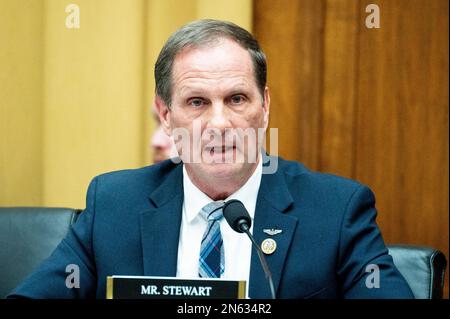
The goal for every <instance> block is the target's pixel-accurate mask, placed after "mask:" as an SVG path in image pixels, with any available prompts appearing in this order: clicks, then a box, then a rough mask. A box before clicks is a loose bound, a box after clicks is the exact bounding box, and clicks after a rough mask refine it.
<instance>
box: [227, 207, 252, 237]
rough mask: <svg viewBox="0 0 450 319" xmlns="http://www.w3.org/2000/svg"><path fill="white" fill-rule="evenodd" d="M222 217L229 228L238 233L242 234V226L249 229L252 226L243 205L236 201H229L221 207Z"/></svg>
mask: <svg viewBox="0 0 450 319" xmlns="http://www.w3.org/2000/svg"><path fill="white" fill-rule="evenodd" d="M223 217H225V219H226V221H227V223H228V224H229V225H230V227H231V228H232V229H233V230H234V231H236V232H238V233H243V232H244V229H243V228H242V226H244V225H246V226H247V227H248V228H247V229H250V227H251V226H252V219H251V218H250V215H249V213H248V211H247V209H246V208H245V206H244V204H242V202H241V201H239V200H237V199H231V200H229V201H228V202H226V203H225V204H224V206H223Z"/></svg>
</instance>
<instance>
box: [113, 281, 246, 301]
mask: <svg viewBox="0 0 450 319" xmlns="http://www.w3.org/2000/svg"><path fill="white" fill-rule="evenodd" d="M106 284H107V285H106V286H107V287H106V298H107V299H210V298H211V299H244V298H245V289H246V282H245V281H237V280H224V279H209V278H208V279H207V278H199V279H181V278H171V277H146V276H142V277H141V276H108V277H107V282H106Z"/></svg>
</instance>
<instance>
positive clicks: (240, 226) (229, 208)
mask: <svg viewBox="0 0 450 319" xmlns="http://www.w3.org/2000/svg"><path fill="white" fill-rule="evenodd" d="M223 217H225V219H226V221H227V222H228V224H229V225H230V227H231V228H232V229H233V230H234V231H236V232H238V233H246V234H247V236H248V238H250V240H251V241H252V243H253V247H255V248H256V251H257V252H258V257H259V261H260V262H261V265H262V267H263V269H264V273H265V274H266V278H267V280H268V281H269V286H270V293H271V295H272V299H275V288H274V286H273V280H272V273H271V272H270V269H269V266H268V265H267V262H266V259H265V258H264V254H263V252H262V250H261V247H259V245H258V244H257V243H256V241H255V238H253V236H252V234H251V233H250V227H251V226H252V219H251V218H250V215H249V214H248V211H247V209H246V208H245V206H244V204H242V202H241V201H239V200H237V199H231V200H229V201H228V202H226V203H225V204H224V206H223Z"/></svg>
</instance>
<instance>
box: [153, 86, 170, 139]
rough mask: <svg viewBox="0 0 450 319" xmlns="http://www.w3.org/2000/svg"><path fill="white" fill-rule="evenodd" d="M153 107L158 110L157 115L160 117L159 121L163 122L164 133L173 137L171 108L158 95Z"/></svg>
mask: <svg viewBox="0 0 450 319" xmlns="http://www.w3.org/2000/svg"><path fill="white" fill-rule="evenodd" d="M153 106H154V108H155V110H156V113H157V114H158V116H159V121H160V122H161V125H162V128H163V130H164V132H165V133H166V134H167V135H169V136H171V135H172V128H171V126H170V108H169V107H168V106H167V105H166V103H165V102H164V101H163V99H162V98H161V97H160V96H158V95H156V96H155V100H154V105H153Z"/></svg>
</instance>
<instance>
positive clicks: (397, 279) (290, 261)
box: [10, 158, 413, 298]
mask: <svg viewBox="0 0 450 319" xmlns="http://www.w3.org/2000/svg"><path fill="white" fill-rule="evenodd" d="M278 160H279V162H278V170H277V171H276V173H274V174H265V175H263V177H262V180H261V186H260V190H259V193H258V199H257V205H256V213H255V220H254V228H253V235H254V237H255V239H256V241H257V242H259V243H260V242H262V241H263V240H264V239H265V238H267V237H268V235H267V234H265V233H264V232H263V229H267V228H276V229H282V233H280V234H278V235H275V236H274V237H273V238H274V239H275V240H276V242H277V249H276V251H275V253H273V254H272V255H268V256H266V258H267V263H268V264H269V267H270V269H271V271H272V275H273V280H274V285H275V290H276V294H277V298H413V295H412V292H411V290H410V288H409V287H408V284H407V283H406V282H405V280H404V278H403V277H402V276H401V274H400V273H399V272H398V270H397V269H396V268H395V266H394V264H393V261H392V258H391V257H390V256H389V255H388V251H387V249H386V247H385V244H384V242H383V239H382V236H381V234H380V231H379V228H378V226H377V225H376V222H375V218H376V210H375V207H374V205H375V199H374V196H373V194H372V192H371V191H370V190H369V189H368V188H367V187H366V186H364V185H361V184H359V183H357V182H355V181H352V180H349V179H345V178H340V177H336V176H333V175H328V174H321V173H315V172H311V171H309V170H308V169H306V168H305V167H304V166H303V165H302V164H300V163H297V162H290V161H285V160H282V159H281V158H279V159H278ZM182 179H183V174H182V165H181V164H174V163H172V162H171V161H165V162H163V163H160V164H158V165H153V166H150V167H145V168H141V169H136V170H124V171H118V172H113V173H107V174H104V175H100V176H97V177H96V178H94V179H93V181H92V182H91V184H90V186H89V189H88V193H87V200H86V209H85V210H84V211H83V212H82V213H81V215H80V217H79V219H78V220H77V222H76V223H75V224H74V226H73V227H72V228H71V229H70V230H69V233H68V234H67V236H66V237H65V239H63V240H62V242H61V243H60V244H59V246H58V247H57V248H56V249H55V251H54V252H53V253H52V255H51V256H50V257H49V258H48V259H46V260H45V261H44V262H43V263H42V264H41V265H40V266H39V267H38V269H37V270H36V271H35V272H33V273H32V274H31V275H30V276H28V277H27V279H25V281H24V282H23V283H22V284H21V285H19V286H18V287H17V288H16V289H15V290H14V291H13V293H12V294H11V295H10V296H15V297H17V296H24V297H32V298H93V297H97V298H105V295H106V277H107V276H109V275H147V276H175V275H176V269H177V249H178V239H179V228H180V225H181V211H182V203H183V182H182ZM68 264H76V265H78V266H79V268H80V288H72V289H69V288H67V287H66V285H65V279H66V277H67V275H68V273H66V266H67V265H68ZM369 264H375V265H377V266H378V268H379V270H380V272H379V274H380V277H379V278H380V287H379V288H371V289H370V288H368V287H367V286H366V280H369V281H370V279H368V275H370V274H371V272H367V271H366V270H368V268H366V267H367V266H368V265H369ZM249 296H250V297H251V298H270V290H269V286H268V284H267V281H266V279H265V276H264V272H263V269H262V267H261V265H260V263H259V260H258V256H257V254H256V252H255V251H254V250H253V252H252V256H251V268H250V282H249Z"/></svg>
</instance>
